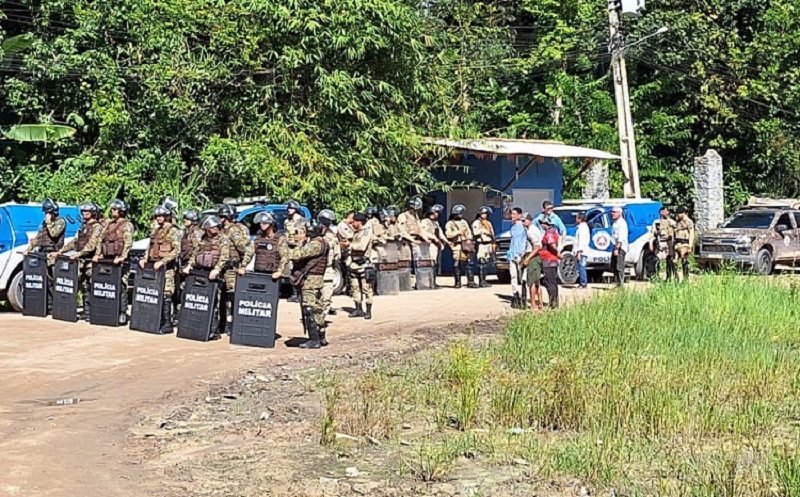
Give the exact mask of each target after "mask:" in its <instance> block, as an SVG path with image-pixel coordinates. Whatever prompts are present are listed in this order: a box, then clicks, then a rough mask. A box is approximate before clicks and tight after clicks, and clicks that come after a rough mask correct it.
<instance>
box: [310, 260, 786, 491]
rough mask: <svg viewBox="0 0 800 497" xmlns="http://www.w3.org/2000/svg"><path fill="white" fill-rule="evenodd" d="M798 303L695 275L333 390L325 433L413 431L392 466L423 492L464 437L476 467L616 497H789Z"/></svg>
mask: <svg viewBox="0 0 800 497" xmlns="http://www.w3.org/2000/svg"><path fill="white" fill-rule="evenodd" d="M797 289H798V286H797V285H796V284H793V283H791V282H788V281H776V280H770V279H766V278H751V277H739V276H732V275H723V276H719V277H713V276H704V277H700V278H698V279H696V280H693V281H692V283H691V284H683V285H668V284H667V285H656V286H654V287H653V288H651V289H650V290H647V291H621V292H610V293H609V294H607V295H605V296H601V297H599V298H596V299H593V300H592V301H590V302H587V303H584V304H580V305H576V306H573V307H571V308H567V309H564V310H561V311H558V312H552V313H547V314H544V315H531V314H520V315H518V316H517V317H515V318H513V319H512V320H511V321H510V322H509V323H508V325H507V330H506V333H505V334H504V335H503V336H502V337H501V338H499V339H497V340H496V341H494V342H492V343H488V344H474V343H471V341H470V340H469V339H463V340H460V341H457V342H455V343H453V344H451V345H449V347H448V348H447V350H446V352H444V353H440V354H433V355H429V356H423V357H422V358H416V359H415V360H414V362H413V363H409V364H401V365H397V366H391V367H383V368H380V369H379V370H378V371H373V372H371V373H370V374H368V375H366V376H364V377H352V378H349V379H346V380H344V381H349V382H351V383H352V386H351V387H347V388H345V387H342V388H341V389H340V390H337V395H342V396H343V397H344V398H342V399H341V400H340V401H338V402H335V403H331V402H330V401H329V402H328V405H329V408H328V411H331V410H332V409H333V410H335V411H336V412H329V413H328V415H327V416H326V419H336V420H337V422H338V426H341V427H346V429H347V430H349V431H351V432H355V433H357V434H373V435H376V434H379V435H380V436H382V437H384V438H385V439H387V440H397V439H398V437H403V438H405V445H408V439H409V438H412V435H411V434H410V433H400V432H401V431H402V430H399V429H398V427H399V426H400V425H401V424H403V423H406V422H412V423H413V424H414V426H416V427H422V429H421V430H415V433H414V435H416V437H417V438H416V441H415V443H414V444H411V447H410V448H409V449H408V450H409V451H412V452H410V453H409V456H408V457H407V458H406V459H405V460H406V461H408V460H412V461H413V460H416V461H422V462H421V463H420V464H419V465H418V466H419V467H420V468H422V469H419V470H417V471H412V474H419V475H420V478H421V479H426V480H430V479H436V478H439V477H441V476H442V475H443V474H445V473H446V472H447V468H450V467H451V466H452V464H451V463H452V460H450V459H448V457H443V456H442V455H443V454H445V455H446V454H455V453H457V452H458V451H451V450H443V449H442V448H443V447H452V446H454V444H455V445H456V446H457V445H459V442H458V440H462V439H463V436H464V433H472V432H476V433H481V436H480V437H479V438H477V439H471V445H470V446H471V447H472V449H471V450H472V451H474V452H475V453H476V454H477V455H479V456H480V457H482V458H483V460H485V461H488V462H491V463H493V464H517V465H519V464H523V462H521V461H524V462H525V464H529V467H528V469H527V471H528V472H530V473H536V474H540V475H542V476H546V477H553V476H570V477H578V478H581V479H583V480H585V481H587V482H589V483H591V484H593V485H595V486H597V487H604V488H614V489H617V490H620V489H621V490H624V491H625V492H626V493H627V494H629V495H655V494H658V495H735V496H738V495H742V496H744V495H773V496H774V495H780V496H791V495H800V456H797V455H796V454H795V452H794V450H796V448H797V446H798V444H797V442H798V440H799V439H800V431H799V430H798V428H797V425H798V423H797V421H798V420H800V357H798V355H800V352H799V351H798V345H800V292H798V291H797ZM327 429H330V428H329V427H328V428H327ZM431 454H433V455H435V456H436V457H429V456H430V455H431ZM422 456H425V457H422ZM453 457H455V456H453Z"/></svg>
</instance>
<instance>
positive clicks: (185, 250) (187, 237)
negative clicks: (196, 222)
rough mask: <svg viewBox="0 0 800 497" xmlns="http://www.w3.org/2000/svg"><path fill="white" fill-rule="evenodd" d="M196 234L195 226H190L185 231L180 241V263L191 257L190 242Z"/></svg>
mask: <svg viewBox="0 0 800 497" xmlns="http://www.w3.org/2000/svg"><path fill="white" fill-rule="evenodd" d="M196 232H197V226H190V227H189V229H187V230H186V233H185V234H184V236H183V238H182V239H181V255H180V259H181V262H187V261H188V260H189V257H191V255H192V249H193V248H194V247H192V240H194V237H195V233H196Z"/></svg>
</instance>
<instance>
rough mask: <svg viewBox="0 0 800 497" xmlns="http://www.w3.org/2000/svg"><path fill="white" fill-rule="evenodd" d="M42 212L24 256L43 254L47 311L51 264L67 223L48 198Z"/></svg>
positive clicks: (49, 295) (49, 307)
mask: <svg viewBox="0 0 800 497" xmlns="http://www.w3.org/2000/svg"><path fill="white" fill-rule="evenodd" d="M42 212H44V221H42V224H41V226H40V227H39V232H38V233H36V236H35V237H34V239H33V240H31V243H30V245H29V247H28V250H27V251H26V252H25V255H28V254H29V253H30V252H40V253H43V254H45V256H46V259H45V260H46V263H47V275H48V276H47V310H48V312H49V311H50V309H51V308H52V306H53V264H55V261H56V252H58V251H59V250H61V247H63V246H64V235H65V231H66V230H67V222H66V221H65V220H64V218H62V217H60V216H59V215H58V204H57V203H56V202H55V201H54V200H53V199H50V198H46V199H44V202H42Z"/></svg>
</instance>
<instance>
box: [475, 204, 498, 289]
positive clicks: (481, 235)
mask: <svg viewBox="0 0 800 497" xmlns="http://www.w3.org/2000/svg"><path fill="white" fill-rule="evenodd" d="M491 214H492V208H491V207H489V206H486V205H484V206H483V207H481V208H480V209H478V215H477V217H476V218H475V221H473V222H472V234H473V235H474V236H475V243H476V244H477V245H478V247H477V258H478V286H479V287H481V288H487V287H490V286H492V285H490V284H489V283H487V282H486V273H487V271H488V268H489V264H490V263H491V262H492V258H493V257H494V251H495V248H496V246H497V245H496V241H495V236H494V226H492V223H491V221H489V216H490V215H491Z"/></svg>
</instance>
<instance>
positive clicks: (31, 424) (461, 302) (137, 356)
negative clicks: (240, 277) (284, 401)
mask: <svg viewBox="0 0 800 497" xmlns="http://www.w3.org/2000/svg"><path fill="white" fill-rule="evenodd" d="M441 283H442V284H447V282H446V280H445V281H442V282H441ZM509 292H510V287H508V286H494V287H492V288H487V289H467V288H463V289H461V290H455V289H451V288H445V289H441V290H437V291H429V292H411V293H404V294H401V295H399V296H395V297H378V298H376V303H375V310H374V314H375V317H374V319H373V320H372V321H365V320H363V319H348V318H347V316H345V315H344V313H342V312H340V313H339V314H338V315H337V316H334V317H332V318H331V321H332V326H331V328H330V329H331V332H330V334H329V335H330V336H329V339H330V341H331V346H330V347H327V348H326V349H322V350H319V351H304V350H301V349H297V348H289V347H287V346H286V343H285V342H286V340H289V339H291V338H293V337H300V336H302V328H301V326H300V321H299V308H298V306H297V304H289V303H286V302H285V301H281V305H280V306H279V325H278V332H279V333H280V334H281V335H282V338H281V339H280V341H279V343H278V344H277V345H276V348H275V349H271V350H270V349H256V348H246V347H236V346H231V345H229V344H228V343H227V339H223V340H221V341H216V342H211V343H198V342H192V341H188V340H181V339H178V338H176V337H175V336H174V335H172V336H164V337H161V336H152V335H148V334H144V333H137V332H132V331H130V330H128V329H127V328H104V327H97V326H90V325H88V324H84V323H82V322H81V323H77V324H67V323H62V322H58V321H53V320H51V319H49V318H46V319H42V318H26V317H22V316H21V315H19V314H15V313H3V314H0V334H1V335H2V345H0V376H1V377H2V378H3V381H2V388H0V496H3V495H24V496H70V495H80V496H84V497H93V496H103V497H117V496H141V495H146V494H147V493H146V492H145V491H144V488H145V487H144V486H143V485H144V484H145V483H147V484H148V485H152V484H153V482H152V481H151V482H144V481H143V480H144V478H145V477H144V475H143V472H142V470H141V466H140V462H141V461H138V460H136V458H135V457H132V456H131V454H130V453H129V452H126V451H125V447H124V446H125V436H126V433H127V432H128V430H129V428H130V427H131V426H132V425H133V424H134V423H135V422H136V421H137V419H140V418H141V416H142V414H141V413H143V412H147V411H148V410H152V409H157V408H159V402H163V401H164V399H165V398H167V397H175V396H178V397H180V396H186V397H188V396H191V395H193V394H194V393H196V392H199V391H201V390H202V389H203V388H205V387H207V382H205V383H204V380H205V379H208V378H214V377H218V376H220V375H224V374H226V373H228V374H230V373H232V372H237V371H244V370H247V369H249V368H256V367H261V368H263V367H268V366H270V365H287V364H292V363H305V362H308V361H309V360H312V361H314V362H318V361H323V362H324V361H325V360H326V358H335V357H342V356H350V355H354V354H357V353H358V352H359V351H370V352H373V353H374V351H375V350H376V349H378V350H380V349H382V348H386V349H390V348H391V347H392V346H393V344H394V343H395V342H398V341H402V340H409V339H412V338H410V337H413V336H414V333H415V332H419V331H420V330H423V329H426V328H430V327H440V328H441V327H446V328H447V329H452V330H453V332H454V333H458V332H459V331H462V330H463V329H464V328H465V327H466V326H467V325H468V324H469V323H473V322H476V321H480V320H486V319H493V318H500V317H503V316H507V315H509V314H510V313H511V312H512V311H511V310H510V309H509V306H508V302H507V294H508V293H509ZM596 292H597V291H596V290H594V291H592V290H590V291H579V290H570V289H562V295H563V297H562V299H563V300H564V301H566V302H567V303H568V302H569V301H571V300H575V299H576V298H583V297H587V296H589V295H591V294H593V293H596ZM351 305H352V302H351V301H350V300H349V299H348V298H347V297H336V299H335V301H334V306H335V307H350V306H351ZM72 398H79V399H80V402H79V403H76V404H73V405H58V403H59V401H62V399H72ZM62 402H63V401H62Z"/></svg>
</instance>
